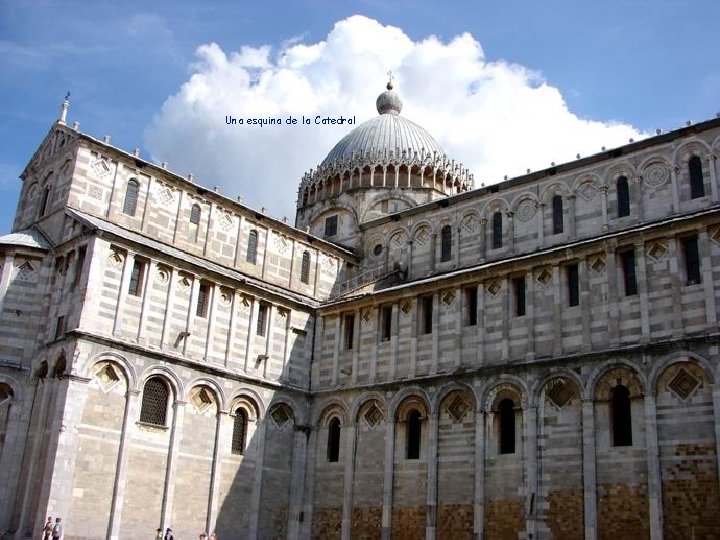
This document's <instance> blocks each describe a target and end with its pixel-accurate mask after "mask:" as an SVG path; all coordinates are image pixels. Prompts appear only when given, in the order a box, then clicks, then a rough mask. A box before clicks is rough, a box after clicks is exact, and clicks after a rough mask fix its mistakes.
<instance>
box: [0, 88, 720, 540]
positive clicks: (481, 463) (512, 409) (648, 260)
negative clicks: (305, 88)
mask: <svg viewBox="0 0 720 540" xmlns="http://www.w3.org/2000/svg"><path fill="white" fill-rule="evenodd" d="M376 106H377V112H378V114H377V115H375V116H374V117H371V118H370V119H369V120H367V121H365V122H364V123H362V119H361V118H358V120H359V122H360V123H359V124H358V125H356V126H354V125H350V126H348V133H347V135H346V136H345V137H344V138H342V139H341V140H340V141H339V142H338V143H337V144H336V145H335V147H334V148H332V149H331V150H330V151H329V153H328V154H327V157H326V158H325V160H324V161H323V162H322V163H320V164H319V165H318V166H317V168H315V169H313V170H310V171H309V172H308V173H306V174H305V175H303V176H302V178H301V179H300V184H299V189H298V197H297V210H296V212H297V213H296V219H295V224H294V226H293V225H291V224H290V223H288V222H287V220H278V219H275V218H273V217H271V216H269V215H267V214H266V213H265V211H264V210H257V209H253V208H249V207H247V206H246V205H244V204H242V202H240V201H239V200H235V199H231V198H228V197H226V196H224V195H222V194H221V193H219V192H218V191H217V190H216V189H208V188H206V187H203V186H201V185H198V184H197V183H196V182H195V181H194V178H193V177H192V175H190V176H181V175H178V174H175V173H173V172H171V171H170V170H169V169H168V167H167V164H165V163H162V164H156V163H153V162H150V161H148V160H146V159H143V158H142V157H141V156H140V152H139V151H138V150H135V151H134V152H127V151H125V150H122V149H120V148H117V147H115V146H113V145H112V144H111V143H110V139H109V138H107V137H106V138H104V139H97V138H94V137H92V136H90V135H87V134H85V133H82V132H81V131H80V129H79V125H78V124H77V123H76V124H75V125H72V126H70V125H68V123H67V121H66V120H67V114H68V103H67V101H66V102H65V103H64V104H63V106H62V108H61V111H60V115H59V117H58V120H57V121H56V122H55V123H54V124H53V125H52V127H51V129H50V131H49V132H48V134H47V136H46V137H45V139H44V140H43V141H42V143H41V144H40V146H39V147H38V149H37V150H36V151H35V153H34V155H33V156H32V157H31V159H30V161H29V163H28V165H27V167H26V168H25V169H24V171H22V173H21V175H20V181H21V182H22V190H21V194H20V200H19V201H18V204H17V211H16V214H15V218H14V223H13V230H12V232H10V233H9V234H5V235H4V236H0V336H1V339H0V538H3V539H13V540H21V539H29V538H39V537H41V531H42V529H43V526H44V524H45V521H46V519H47V517H48V516H52V518H53V520H54V519H55V518H56V517H60V518H62V521H63V523H64V524H65V539H66V540H90V539H123V540H124V539H143V538H145V539H147V538H153V537H154V535H155V531H156V530H157V529H158V528H161V529H162V530H163V531H165V529H166V528H171V529H172V530H173V533H174V535H175V538H178V539H183V540H187V539H191V538H197V537H198V535H199V534H200V533H201V532H203V531H207V532H208V533H209V532H215V533H216V534H217V536H218V538H220V539H222V540H236V539H240V540H242V539H293V540H294V539H310V538H313V539H333V538H338V539H343V540H349V539H383V540H386V539H393V540H396V539H448V540H456V539H473V540H480V539H484V540H519V539H522V540H536V539H547V540H550V539H562V540H578V539H584V540H604V539H608V540H615V539H618V538H627V539H652V540H659V539H667V540H671V539H677V540H685V539H688V538H692V539H695V540H710V539H716V538H720V519H719V518H718V508H719V507H720V477H719V475H718V471H719V469H720V465H719V459H720V452H719V451H718V450H719V447H718V445H719V444H720V386H718V385H716V383H715V379H716V378H718V377H720V369H719V366H720V362H719V361H718V359H719V358H720V351H719V349H718V346H719V345H720V328H719V326H718V308H719V305H720V270H718V269H720V187H719V184H718V167H717V163H716V155H717V153H719V152H720V118H715V119H710V120H707V121H704V122H700V123H696V124H687V125H685V126H683V127H681V128H680V129H677V130H674V131H670V132H665V133H663V132H661V131H658V132H657V134H656V136H653V137H650V138H647V139H644V140H641V141H635V142H633V141H630V142H629V143H628V144H627V145H624V146H621V147H617V148H611V149H603V151H602V152H600V153H597V154H595V155H592V156H588V157H584V158H580V156H578V159H577V160H576V161H572V162H569V163H562V164H558V165H555V164H553V166H552V167H550V168H547V169H544V170H540V171H535V172H529V171H528V173H527V174H526V175H522V176H519V177H515V178H510V179H506V180H505V181H504V182H502V183H499V184H496V185H491V186H487V187H479V188H478V187H476V186H475V185H474V179H473V175H472V174H471V172H470V171H469V170H468V169H466V168H465V167H464V166H463V165H462V163H461V162H460V161H458V160H455V159H453V158H452V157H450V156H448V155H447V154H446V153H445V152H444V151H443V149H442V148H441V147H440V145H439V144H438V143H437V141H436V140H435V139H434V138H433V137H432V135H431V134H430V133H428V132H427V131H426V130H425V129H423V128H422V127H420V126H418V125H417V124H414V123H413V122H411V121H410V120H408V119H407V118H405V117H404V116H402V114H401V112H402V101H401V99H400V97H399V95H398V93H397V92H396V91H395V90H394V89H393V88H392V84H388V86H387V90H386V91H384V92H382V93H381V94H380V96H379V97H378V98H377V102H376Z"/></svg>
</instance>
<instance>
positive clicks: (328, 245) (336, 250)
mask: <svg viewBox="0 0 720 540" xmlns="http://www.w3.org/2000/svg"><path fill="white" fill-rule="evenodd" d="M55 129H61V130H65V131H67V132H68V133H69V134H73V135H75V136H78V137H79V138H80V139H82V140H85V141H87V142H89V143H91V144H93V145H96V146H99V147H101V148H103V149H105V150H107V151H110V152H114V153H115V154H117V155H118V156H119V157H121V158H124V159H127V160H130V161H134V162H135V165H136V166H137V167H138V168H140V169H143V168H145V167H149V168H150V169H151V170H152V171H154V172H155V173H158V174H156V175H155V176H162V175H165V176H169V177H170V178H171V179H172V180H174V181H176V182H178V183H180V184H182V185H183V187H184V188H186V189H188V190H195V192H196V193H197V194H198V195H202V196H203V197H205V198H207V199H208V200H210V201H213V202H216V203H222V204H224V205H229V206H232V207H234V208H235V209H237V210H238V211H239V212H244V213H246V214H251V215H254V216H255V219H256V220H257V221H268V222H270V224H272V226H273V228H275V229H278V230H279V231H281V232H285V233H287V234H288V235H291V236H296V237H298V236H299V237H300V239H302V240H304V241H305V242H307V243H308V244H313V245H319V246H320V247H322V248H323V249H324V250H326V251H328V252H331V253H333V254H335V255H337V256H339V257H343V258H346V259H350V260H352V261H353V262H355V263H359V262H360V258H359V257H358V256H357V255H356V254H355V253H354V252H353V251H351V250H348V249H346V248H343V247H340V246H338V245H337V244H333V243H332V242H328V241H327V240H324V239H323V238H320V237H318V236H314V235H312V234H310V233H309V232H305V231H301V230H300V229H297V228H295V227H294V226H292V225H290V224H289V223H284V222H283V221H282V220H279V219H277V218H274V217H272V216H269V215H267V214H263V213H262V212H259V211H257V210H254V209H253V208H250V207H249V206H246V205H244V204H242V203H240V202H238V201H237V200H235V199H232V198H230V197H228V196H226V195H222V194H221V193H217V192H215V191H213V190H212V189H209V188H206V187H204V186H202V185H200V184H196V183H195V182H191V181H190V180H188V179H187V178H186V177H184V176H180V175H179V174H177V173H175V172H173V171H171V170H169V169H164V168H163V167H160V166H158V165H157V164H155V163H153V162H151V161H148V160H146V159H143V158H141V157H139V156H135V155H134V154H131V153H130V152H127V151H126V150H123V149H122V148H119V147H117V146H113V145H111V144H109V143H106V142H104V141H100V140H98V139H96V138H95V137H92V136H90V135H88V134H86V133H82V132H81V131H75V130H74V129H72V128H70V127H68V126H67V125H64V124H58V123H56V124H54V125H53V128H51V130H50V132H52V131H54V130H55ZM33 157H35V155H34V154H33ZM30 161H32V158H31V160H30ZM28 165H29V164H28ZM27 168H28V166H27V165H26V166H25V168H24V169H23V172H22V173H21V175H20V176H21V178H22V177H24V175H25V172H26V171H27Z"/></svg>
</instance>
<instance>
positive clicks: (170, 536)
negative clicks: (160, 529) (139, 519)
mask: <svg viewBox="0 0 720 540" xmlns="http://www.w3.org/2000/svg"><path fill="white" fill-rule="evenodd" d="M163 540H175V537H174V536H173V533H172V529H171V528H170V527H168V528H167V529H165V538H163Z"/></svg>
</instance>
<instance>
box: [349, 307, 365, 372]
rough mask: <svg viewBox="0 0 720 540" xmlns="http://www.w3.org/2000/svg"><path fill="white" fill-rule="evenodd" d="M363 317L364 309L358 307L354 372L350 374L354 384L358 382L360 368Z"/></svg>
mask: <svg viewBox="0 0 720 540" xmlns="http://www.w3.org/2000/svg"><path fill="white" fill-rule="evenodd" d="M361 317H362V310H360V309H356V310H355V313H354V316H353V343H352V373H351V374H350V381H351V383H352V384H357V376H358V369H359V367H358V366H359V360H360V343H361V341H362V340H361V339H360V331H361V330H362V325H361V324H360V318H361Z"/></svg>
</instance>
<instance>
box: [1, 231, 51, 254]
mask: <svg viewBox="0 0 720 540" xmlns="http://www.w3.org/2000/svg"><path fill="white" fill-rule="evenodd" d="M0 245H6V246H22V247H30V248H35V249H46V250H47V249H50V248H51V247H53V244H52V242H50V240H49V239H48V237H47V236H45V234H44V233H43V232H42V231H41V230H40V229H39V228H38V227H36V226H32V227H30V228H29V229H23V230H22V231H17V232H12V233H10V234H6V235H4V236H0Z"/></svg>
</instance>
